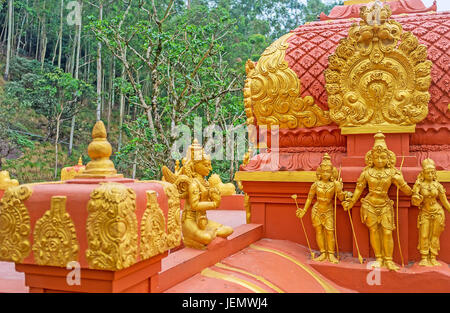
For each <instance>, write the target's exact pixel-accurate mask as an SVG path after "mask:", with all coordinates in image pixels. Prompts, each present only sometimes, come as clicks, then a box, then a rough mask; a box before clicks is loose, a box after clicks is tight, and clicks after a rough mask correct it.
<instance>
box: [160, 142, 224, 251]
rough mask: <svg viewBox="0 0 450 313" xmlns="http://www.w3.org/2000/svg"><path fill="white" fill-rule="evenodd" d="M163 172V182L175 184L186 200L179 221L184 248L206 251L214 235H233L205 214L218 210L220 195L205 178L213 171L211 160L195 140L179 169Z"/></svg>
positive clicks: (164, 168) (164, 167)
mask: <svg viewBox="0 0 450 313" xmlns="http://www.w3.org/2000/svg"><path fill="white" fill-rule="evenodd" d="M162 170H163V176H164V179H165V180H166V181H167V182H169V183H172V184H175V185H176V186H177V188H178V191H179V192H180V197H181V198H184V199H186V202H185V205H184V210H183V215H182V218H181V222H182V230H183V243H184V245H185V246H186V247H191V248H196V249H205V248H206V246H207V245H208V244H209V243H210V242H211V241H213V240H214V238H216V236H218V237H222V238H226V237H228V236H229V235H231V234H232V233H233V228H231V227H229V226H224V225H222V224H219V223H217V222H214V221H211V220H209V219H208V217H207V215H206V211H207V210H214V209H217V208H218V207H219V205H220V200H221V194H220V190H219V189H218V188H217V187H212V186H210V184H209V182H208V181H207V180H206V179H205V177H206V176H208V175H209V173H210V172H211V170H212V167H211V160H210V158H209V156H207V155H205V153H204V151H203V148H202V147H201V146H200V145H199V144H198V141H197V140H196V139H195V140H194V142H193V144H192V145H191V146H190V147H189V150H188V153H187V156H186V158H185V159H183V162H182V167H181V168H179V169H176V170H175V173H172V172H171V171H170V170H169V169H168V168H167V167H166V166H163V169H162Z"/></svg>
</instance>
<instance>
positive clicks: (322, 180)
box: [294, 153, 352, 263]
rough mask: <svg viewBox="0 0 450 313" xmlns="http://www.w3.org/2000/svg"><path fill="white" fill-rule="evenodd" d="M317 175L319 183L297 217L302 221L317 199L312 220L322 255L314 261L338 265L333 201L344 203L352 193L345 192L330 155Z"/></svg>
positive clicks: (317, 182)
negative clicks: (315, 198)
mask: <svg viewBox="0 0 450 313" xmlns="http://www.w3.org/2000/svg"><path fill="white" fill-rule="evenodd" d="M316 175H317V181H316V182H314V183H313V184H312V186H311V188H310V190H309V193H308V198H307V200H306V203H305V207H304V208H303V209H300V208H299V209H297V212H296V215H297V217H298V218H300V219H301V218H303V216H304V215H305V214H306V212H307V211H308V209H309V207H310V206H311V204H312V201H313V199H314V197H317V201H316V203H314V205H313V207H312V210H311V220H312V225H313V226H314V228H315V230H316V241H317V245H318V246H319V250H320V255H319V256H318V257H317V258H315V259H314V260H315V261H325V260H327V259H328V260H329V261H330V262H331V263H338V262H339V260H338V259H337V258H336V257H335V255H334V252H335V247H336V239H335V227H336V225H335V212H334V210H333V203H334V201H333V200H334V199H335V197H337V198H339V200H340V201H344V200H346V199H349V198H351V196H352V193H350V192H344V191H343V184H342V180H341V179H340V177H338V176H339V174H338V171H337V169H336V167H334V166H333V164H332V163H331V157H330V156H329V155H328V153H325V155H324V157H323V160H322V163H321V164H320V165H319V167H318V168H317V171H316ZM294 198H295V197H294ZM334 208H335V207H334Z"/></svg>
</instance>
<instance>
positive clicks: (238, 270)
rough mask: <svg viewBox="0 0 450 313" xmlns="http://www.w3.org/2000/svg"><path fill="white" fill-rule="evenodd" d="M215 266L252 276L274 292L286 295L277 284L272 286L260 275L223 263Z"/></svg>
mask: <svg viewBox="0 0 450 313" xmlns="http://www.w3.org/2000/svg"><path fill="white" fill-rule="evenodd" d="M214 266H217V267H220V268H223V269H226V270H230V271H234V272H238V273H242V274H245V275H248V276H251V277H253V278H255V279H257V280H259V281H260V282H262V283H263V284H265V285H267V286H268V287H270V288H272V289H273V290H276V291H277V292H278V293H284V291H283V290H282V289H281V288H279V287H277V286H276V285H275V284H272V283H271V282H270V281H268V280H267V279H265V278H264V277H262V276H259V275H256V274H253V273H250V272H247V271H245V270H243V269H240V268H237V267H233V266H229V265H226V264H223V263H216V264H215V265H214Z"/></svg>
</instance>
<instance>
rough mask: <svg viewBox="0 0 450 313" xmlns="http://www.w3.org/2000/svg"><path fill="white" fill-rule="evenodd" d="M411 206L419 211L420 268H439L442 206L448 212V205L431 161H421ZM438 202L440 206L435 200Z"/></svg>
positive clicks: (443, 219)
mask: <svg viewBox="0 0 450 313" xmlns="http://www.w3.org/2000/svg"><path fill="white" fill-rule="evenodd" d="M412 192H413V195H412V201H411V202H412V204H413V205H415V206H418V207H419V209H420V213H419V217H418V219H417V228H419V244H418V246H417V249H419V252H420V255H421V261H420V262H419V265H421V266H439V265H441V264H440V263H439V262H438V261H436V257H437V255H438V253H439V248H440V244H439V236H440V235H441V233H442V231H443V230H444V227H445V214H444V209H443V208H442V206H444V207H445V208H446V209H447V210H448V211H449V212H450V203H449V202H448V200H447V196H446V195H445V188H444V186H442V185H441V184H440V183H439V182H438V181H437V179H436V166H435V164H434V161H433V160H431V159H425V160H423V161H422V172H421V173H420V174H419V176H418V177H417V180H416V183H415V184H414V187H413V190H412ZM438 199H439V200H440V201H441V203H442V205H441V204H439V202H438V201H437V200H438Z"/></svg>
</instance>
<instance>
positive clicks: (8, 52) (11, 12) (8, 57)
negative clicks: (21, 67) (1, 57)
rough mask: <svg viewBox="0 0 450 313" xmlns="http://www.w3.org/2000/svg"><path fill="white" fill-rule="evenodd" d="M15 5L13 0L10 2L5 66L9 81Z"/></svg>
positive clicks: (6, 76)
mask: <svg viewBox="0 0 450 313" xmlns="http://www.w3.org/2000/svg"><path fill="white" fill-rule="evenodd" d="M13 6H14V3H13V0H9V1H8V46H7V48H6V66H5V76H4V78H5V80H8V79H9V67H10V63H11V42H12V33H13V29H12V25H13V18H14V7H13Z"/></svg>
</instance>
